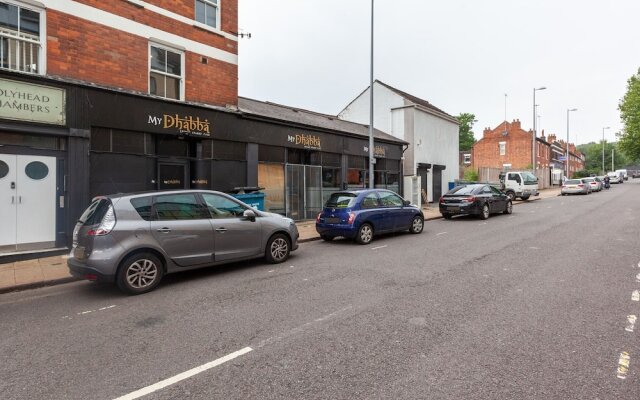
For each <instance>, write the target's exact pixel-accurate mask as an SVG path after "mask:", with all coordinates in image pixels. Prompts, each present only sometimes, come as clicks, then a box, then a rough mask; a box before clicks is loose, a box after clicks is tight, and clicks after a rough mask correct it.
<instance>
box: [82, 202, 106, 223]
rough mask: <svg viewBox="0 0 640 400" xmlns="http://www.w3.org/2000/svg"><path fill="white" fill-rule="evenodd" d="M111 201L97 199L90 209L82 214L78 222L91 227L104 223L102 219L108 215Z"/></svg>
mask: <svg viewBox="0 0 640 400" xmlns="http://www.w3.org/2000/svg"><path fill="white" fill-rule="evenodd" d="M109 203H110V201H109V200H107V199H96V200H94V201H93V202H92V203H91V204H90V205H89V207H87V209H86V210H84V212H83V213H82V215H81V216H80V219H78V222H81V223H82V224H83V225H86V226H91V225H96V224H99V223H100V222H102V218H104V215H105V214H106V213H107V210H108V209H109Z"/></svg>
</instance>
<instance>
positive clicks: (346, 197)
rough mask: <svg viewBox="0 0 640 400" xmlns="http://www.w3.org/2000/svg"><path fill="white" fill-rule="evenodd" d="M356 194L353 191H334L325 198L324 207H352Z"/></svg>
mask: <svg viewBox="0 0 640 400" xmlns="http://www.w3.org/2000/svg"><path fill="white" fill-rule="evenodd" d="M356 197H357V196H356V195H355V194H353V193H334V194H332V195H331V197H329V200H327V204H326V205H325V207H331V208H348V207H353V206H354V204H355V202H356Z"/></svg>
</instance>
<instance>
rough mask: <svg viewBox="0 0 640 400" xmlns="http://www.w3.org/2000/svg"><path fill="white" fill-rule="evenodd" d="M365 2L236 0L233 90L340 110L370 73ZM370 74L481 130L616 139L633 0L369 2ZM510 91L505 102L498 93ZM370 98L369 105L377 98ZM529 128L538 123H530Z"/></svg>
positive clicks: (639, 43) (631, 58) (638, 47)
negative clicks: (513, 127) (508, 125)
mask: <svg viewBox="0 0 640 400" xmlns="http://www.w3.org/2000/svg"><path fill="white" fill-rule="evenodd" d="M370 10H371V0H323V1H320V0H269V1H265V0H239V30H240V32H242V33H251V38H250V39H249V38H246V37H245V38H242V39H240V40H239V41H240V43H239V89H238V90H239V94H240V95H241V96H244V97H249V98H253V99H257V100H263V101H272V102H275V103H280V104H285V105H289V106H294V107H299V108H303V109H309V110H313V111H317V112H321V113H326V114H332V115H336V114H338V113H339V112H340V111H341V110H342V109H343V108H344V107H345V106H346V105H347V104H348V103H349V102H350V101H351V100H353V99H354V98H355V97H356V96H357V95H358V94H360V93H361V92H362V91H363V90H365V89H366V88H367V87H368V85H369V79H370V72H369V68H370V43H371V42H370V41H371V37H370V32H371V25H370V23H371V13H370ZM374 16H375V24H374V25H375V35H374V42H375V45H374V50H375V51H374V53H375V57H374V76H375V78H376V79H379V80H381V81H382V82H385V83H387V84H389V85H391V86H393V87H396V88H397V89H400V90H403V91H405V92H408V93H410V94H412V95H415V96H417V97H420V98H422V99H425V100H427V101H429V102H430V103H431V104H433V105H434V106H436V107H438V108H440V109H442V110H444V111H445V112H447V113H449V114H451V115H454V116H455V115H458V114H460V113H463V112H467V113H473V114H475V116H476V119H477V122H476V123H475V125H474V129H473V131H474V134H475V137H476V139H480V138H481V137H482V133H483V130H484V128H487V127H491V128H495V127H496V126H497V125H499V124H500V123H501V122H502V121H504V120H505V100H506V119H507V120H508V121H512V120H513V119H519V120H520V121H521V123H522V127H523V128H524V129H526V130H529V129H532V128H533V115H534V111H533V91H534V88H539V87H546V88H547V89H546V90H541V91H537V92H536V104H539V107H538V108H537V115H539V116H540V117H539V124H538V128H537V131H538V132H539V133H540V132H541V131H542V130H544V132H545V134H551V133H553V134H556V135H557V136H558V137H559V138H561V139H566V137H567V109H569V108H577V109H578V110H577V111H575V112H571V114H570V124H569V133H570V142H573V143H577V144H582V143H588V142H591V141H595V142H599V141H600V140H602V134H603V127H610V129H608V130H605V131H604V132H605V139H606V140H607V141H611V140H615V134H616V132H620V131H621V130H622V128H623V126H622V124H621V122H620V113H619V111H618V103H619V102H620V99H622V97H623V96H624V94H625V92H626V87H627V80H628V79H629V78H630V77H631V76H632V75H633V74H635V73H636V72H638V69H639V68H640V25H639V24H638V18H639V16H640V1H639V0H608V1H604V0H597V1H596V0H536V1H524V0H447V1H435V0H422V1H420V0H375V13H374ZM505 94H506V97H505ZM374 101H375V100H374ZM536 123H538V122H537V121H536Z"/></svg>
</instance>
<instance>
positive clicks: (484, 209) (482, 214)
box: [480, 203, 490, 219]
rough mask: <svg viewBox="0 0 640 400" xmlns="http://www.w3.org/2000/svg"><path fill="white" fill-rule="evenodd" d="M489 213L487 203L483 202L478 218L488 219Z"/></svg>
mask: <svg viewBox="0 0 640 400" xmlns="http://www.w3.org/2000/svg"><path fill="white" fill-rule="evenodd" d="M489 214H490V213H489V205H488V204H486V203H485V204H484V205H483V206H482V212H480V219H489Z"/></svg>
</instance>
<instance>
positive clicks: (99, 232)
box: [87, 205, 116, 236]
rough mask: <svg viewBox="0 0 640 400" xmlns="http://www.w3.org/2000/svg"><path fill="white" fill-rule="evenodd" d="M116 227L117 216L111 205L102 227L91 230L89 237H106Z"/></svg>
mask: <svg viewBox="0 0 640 400" xmlns="http://www.w3.org/2000/svg"><path fill="white" fill-rule="evenodd" d="M115 226H116V214H115V212H114V211H113V205H109V209H108V210H107V212H106V213H105V214H104V217H103V218H102V221H101V222H100V225H98V227H97V228H95V229H91V230H90V231H89V232H87V236H104V235H108V234H109V233H111V231H112V230H113V228H114V227H115Z"/></svg>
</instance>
